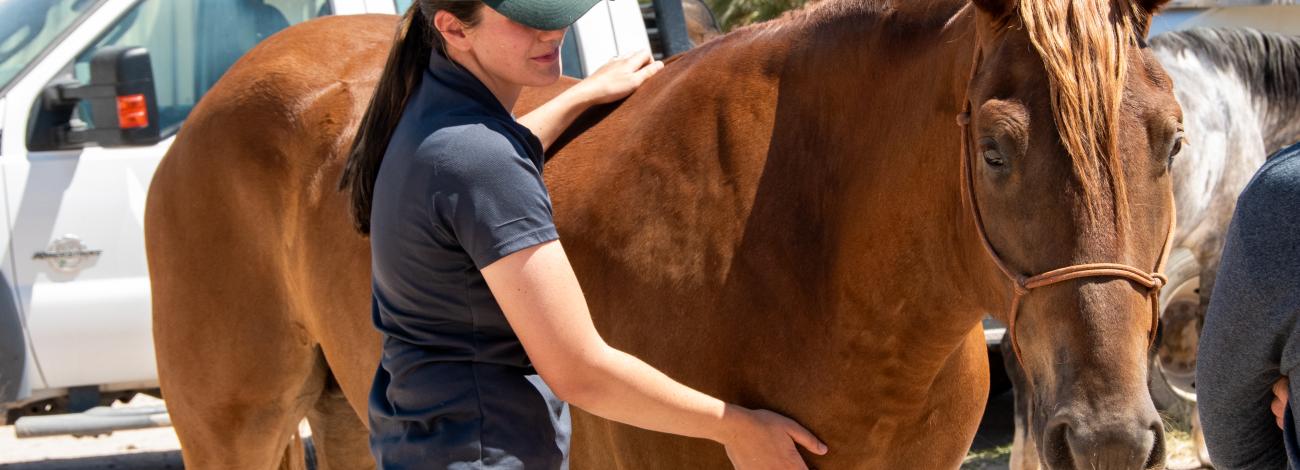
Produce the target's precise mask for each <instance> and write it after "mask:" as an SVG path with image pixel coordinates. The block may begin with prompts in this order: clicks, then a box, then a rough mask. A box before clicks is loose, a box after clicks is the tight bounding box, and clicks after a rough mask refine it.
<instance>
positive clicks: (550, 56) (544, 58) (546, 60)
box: [532, 49, 560, 64]
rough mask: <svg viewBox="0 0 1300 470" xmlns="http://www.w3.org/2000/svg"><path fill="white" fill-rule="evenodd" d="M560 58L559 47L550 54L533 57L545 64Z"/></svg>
mask: <svg viewBox="0 0 1300 470" xmlns="http://www.w3.org/2000/svg"><path fill="white" fill-rule="evenodd" d="M559 58H560V51H559V50H558V49H557V50H554V51H551V52H550V53H549V54H544V55H539V56H537V57H533V58H532V59H533V60H535V61H538V62H541V63H543V64H549V63H551V62H555V60H556V59H559Z"/></svg>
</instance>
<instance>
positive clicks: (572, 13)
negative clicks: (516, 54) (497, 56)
mask: <svg viewBox="0 0 1300 470" xmlns="http://www.w3.org/2000/svg"><path fill="white" fill-rule="evenodd" d="M483 3H484V4H486V5H487V6H489V7H492V9H493V10H496V11H497V13H500V14H501V15H502V16H505V17H506V18H510V19H511V20H513V21H514V22H516V23H519V24H522V25H524V26H527V27H530V28H534V29H540V30H544V31H554V30H557V29H564V28H567V27H569V25H571V24H573V22H575V21H578V18H581V17H582V15H583V14H585V13H587V10H590V9H591V7H593V6H596V4H597V3H600V0H483Z"/></svg>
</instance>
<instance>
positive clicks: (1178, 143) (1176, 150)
mask: <svg viewBox="0 0 1300 470" xmlns="http://www.w3.org/2000/svg"><path fill="white" fill-rule="evenodd" d="M1186 140H1187V136H1185V135H1183V131H1178V133H1177V134H1174V141H1173V142H1172V143H1171V145H1170V146H1169V166H1173V165H1174V157H1177V156H1178V154H1180V153H1183V142H1184V141H1186Z"/></svg>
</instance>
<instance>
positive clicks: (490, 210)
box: [418, 124, 559, 269]
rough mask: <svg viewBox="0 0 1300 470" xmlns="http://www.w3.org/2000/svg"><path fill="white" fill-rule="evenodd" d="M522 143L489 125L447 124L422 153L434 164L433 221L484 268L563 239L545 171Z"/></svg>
mask: <svg viewBox="0 0 1300 470" xmlns="http://www.w3.org/2000/svg"><path fill="white" fill-rule="evenodd" d="M521 145H522V144H519V143H516V142H513V141H511V140H510V139H509V138H507V137H506V134H504V133H502V132H500V131H498V130H495V129H492V128H490V127H488V125H486V124H469V125H463V126H457V127H452V128H444V129H441V130H439V131H438V132H435V133H434V135H433V136H431V137H430V138H429V139H428V140H426V141H425V143H424V144H423V145H421V147H420V150H419V151H418V153H419V154H420V156H421V157H422V158H429V159H431V160H432V161H431V163H432V164H433V165H434V171H433V175H432V178H431V181H430V194H431V204H430V210H431V212H432V213H431V217H430V218H431V222H432V223H433V224H435V225H436V227H435V229H439V230H436V231H437V232H442V233H446V234H448V235H449V236H450V237H452V238H453V239H454V241H455V242H456V243H458V244H459V245H460V246H461V247H462V248H463V249H464V250H465V252H466V253H467V254H468V255H469V257H470V258H471V259H472V260H473V262H474V265H475V266H476V267H477V268H478V269H483V268H485V267H487V266H488V265H491V264H492V263H493V262H495V261H497V260H499V259H501V258H503V257H505V256H507V255H509V254H511V253H514V252H516V251H519V250H522V249H524V248H528V247H532V246H535V245H538V244H541V243H545V242H548V241H551V240H555V239H557V238H559V235H558V233H557V232H556V230H555V223H554V220H553V219H552V216H551V198H550V195H549V194H548V193H547V191H546V186H545V185H544V184H543V183H542V174H541V170H540V169H539V168H538V167H537V164H535V163H534V162H533V161H532V160H531V159H529V158H528V157H527V156H526V155H527V153H526V150H525V148H523V147H521Z"/></svg>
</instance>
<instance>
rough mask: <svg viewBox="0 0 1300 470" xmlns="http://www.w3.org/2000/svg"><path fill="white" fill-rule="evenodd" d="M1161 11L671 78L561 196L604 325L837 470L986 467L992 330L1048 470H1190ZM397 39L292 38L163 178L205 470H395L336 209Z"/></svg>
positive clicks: (944, 22) (154, 207) (904, 8)
mask: <svg viewBox="0 0 1300 470" xmlns="http://www.w3.org/2000/svg"><path fill="white" fill-rule="evenodd" d="M1161 3H1163V1H1162V0H1074V1H1067V0H1052V1H1046V0H976V1H974V2H972V3H969V4H968V3H967V2H965V1H958V0H910V1H906V2H893V1H883V0H828V1H826V2H822V3H819V4H817V5H816V6H814V7H811V8H809V9H806V10H803V11H799V12H796V13H793V14H788V15H786V16H785V17H783V18H781V19H778V20H775V21H772V22H769V23H765V24H761V25H757V26H753V27H748V28H744V29H741V30H739V31H737V32H734V33H732V34H729V35H727V36H723V37H721V38H718V39H715V40H713V41H710V42H708V43H706V44H705V45H703V46H701V47H699V48H697V49H695V50H693V51H691V52H689V53H687V54H685V55H683V56H681V57H680V58H678V59H675V60H673V61H671V62H670V63H669V64H668V65H667V67H665V69H664V70H663V71H662V72H660V73H659V74H658V75H657V76H656V77H655V78H654V79H653V80H650V81H649V82H648V83H646V84H645V85H644V86H643V87H642V89H641V90H640V91H638V92H637V93H635V94H634V95H633V96H631V97H630V98H628V99H627V100H625V101H624V102H622V103H619V104H617V105H615V106H611V107H607V108H604V109H600V110H596V111H595V112H593V113H591V114H590V115H588V116H587V117H585V118H584V119H583V120H581V122H579V123H578V124H577V125H576V126H575V129H574V130H573V131H572V132H571V133H570V134H569V135H568V136H567V137H565V138H563V139H562V140H561V142H559V143H557V144H556V145H555V146H554V148H552V149H551V154H552V155H553V157H552V158H551V160H550V162H549V163H548V164H547V167H546V169H545V175H546V181H547V184H548V186H549V187H550V189H551V195H552V197H553V201H554V207H555V219H556V223H557V225H558V227H559V229H560V234H561V239H562V240H564V243H565V246H566V250H567V251H568V252H569V253H570V256H571V258H572V262H573V265H574V267H575V269H576V270H577V274H578V277H579V279H580V281H581V283H582V285H583V289H584V291H585V292H586V293H587V298H588V302H589V303H590V306H591V310H592V315H593V316H594V318H595V321H596V325H597V327H598V328H599V330H600V331H601V333H602V335H603V336H604V337H605V338H606V339H607V340H608V341H609V342H610V343H611V344H612V345H614V346H616V347H618V348H620V349H623V350H626V351H628V352H630V353H632V354H635V355H637V356H639V357H641V358H643V359H645V360H646V362H648V363H650V364H652V365H654V366H656V367H659V368H661V369H662V370H663V371H664V372H666V373H668V374H669V375H670V376H672V377H674V378H676V379H678V380H680V381H682V382H684V383H686V384H689V385H691V386H693V387H696V388H698V389H700V390H702V391H704V392H707V393H710V394H713V395H715V396H718V397H720V398H722V399H724V400H728V401H732V402H736V403H740V404H743V405H746V406H750V407H763V408H769V409H773V410H776V411H779V412H782V413H785V414H788V415H789V416H792V417H794V418H795V419H797V420H798V421H800V422H801V423H803V424H805V425H807V426H808V427H809V428H810V429H812V430H814V431H815V432H816V433H817V434H818V435H819V436H821V437H822V438H823V439H825V440H826V442H827V443H828V444H829V445H830V448H831V452H830V453H829V454H828V455H826V456H824V457H817V456H811V455H809V456H807V458H808V459H809V461H810V463H811V464H812V465H813V466H815V467H817V468H822V469H849V468H870V469H878V468H925V469H929V468H955V467H957V466H958V465H959V464H960V462H961V461H962V458H963V456H964V455H965V453H966V451H967V448H968V447H969V446H970V443H971V440H972V439H973V436H974V433H975V430H976V428H977V426H978V423H979V420H980V415H981V413H982V411H983V407H984V402H985V397H986V395H987V390H988V373H987V371H988V364H987V358H986V352H985V345H984V337H983V334H982V331H981V318H983V316H984V315H985V313H986V312H995V314H996V316H998V317H1000V319H1002V320H1004V321H1008V322H1010V321H1013V320H1014V324H1015V328H1014V329H1013V331H1015V332H1017V336H1016V340H1015V341H1014V342H1015V344H1017V345H1018V347H1019V351H1020V353H1021V355H1022V359H1023V363H1024V364H1025V369H1026V372H1027V374H1028V376H1029V378H1030V380H1032V381H1034V384H1035V387H1034V393H1035V397H1034V400H1035V401H1036V403H1039V404H1040V406H1037V407H1035V412H1036V415H1035V416H1034V417H1033V419H1032V422H1033V425H1034V432H1036V433H1038V434H1039V435H1040V436H1041V439H1040V440H1039V442H1041V443H1042V444H1041V445H1042V446H1043V448H1044V450H1045V451H1044V453H1043V456H1044V457H1043V458H1044V460H1045V461H1046V462H1047V463H1048V464H1049V465H1050V466H1052V467H1054V468H1103V469H1104V468H1139V467H1151V466H1155V465H1159V464H1160V463H1161V462H1162V461H1163V448H1162V445H1161V443H1162V441H1163V439H1162V436H1161V433H1162V429H1161V426H1160V421H1159V418H1158V416H1157V415H1156V413H1155V409H1154V407H1153V406H1152V404H1151V401H1150V398H1149V397H1148V396H1147V394H1146V393H1145V392H1144V391H1145V384H1146V377H1147V370H1146V357H1147V349H1148V347H1149V341H1150V334H1151V331H1152V328H1153V325H1152V317H1151V312H1152V297H1153V295H1154V291H1155V290H1158V288H1159V285H1160V283H1159V281H1157V280H1155V279H1156V278H1157V277H1155V276H1152V275H1151V274H1150V273H1149V271H1152V270H1154V269H1158V267H1159V265H1160V264H1161V263H1162V257H1163V255H1162V248H1163V247H1164V246H1165V245H1166V241H1167V239H1168V237H1169V231H1170V228H1169V227H1170V225H1171V222H1172V219H1173V216H1174V212H1173V207H1172V204H1173V202H1172V200H1173V198H1172V192H1171V187H1170V181H1169V180H1170V178H1169V169H1168V166H1167V165H1168V160H1169V159H1168V157H1169V155H1168V154H1169V151H1170V148H1171V147H1172V142H1173V139H1174V137H1175V134H1176V132H1177V128H1178V126H1179V125H1180V119H1181V117H1180V111H1179V109H1178V106H1177V104H1176V102H1175V100H1174V97H1173V94H1172V92H1171V84H1170V82H1169V79H1168V78H1167V77H1166V76H1165V74H1164V72H1163V71H1162V70H1161V68H1160V66H1159V65H1158V64H1157V63H1156V61H1155V59H1154V58H1152V56H1151V54H1150V53H1149V52H1148V51H1147V50H1146V49H1145V47H1144V45H1143V44H1142V42H1141V40H1140V39H1139V38H1141V37H1143V36H1144V35H1145V32H1146V28H1147V25H1148V23H1149V18H1150V16H1151V14H1152V12H1153V11H1154V10H1155V9H1156V8H1158V6H1159V4H1161ZM394 25H395V19H394V18H393V17H376V16H371V17H338V18H328V19H322V20H317V21H312V22H308V23H306V24H303V25H300V26H296V27H293V28H290V29H288V30H286V31H284V32H282V33H280V34H278V35H276V36H275V37H273V38H270V39H268V40H267V41H265V42H264V43H263V44H261V45H259V46H258V47H257V48H255V49H254V50H253V51H251V52H249V53H248V54H247V55H246V56H245V57H243V58H242V59H240V61H239V62H238V63H237V64H236V65H235V66H234V67H233V68H232V69H230V71H229V72H227V74H226V75H225V77H224V78H222V80H221V82H220V83H219V84H218V85H217V86H216V87H215V88H214V89H213V90H212V91H211V93H210V94H209V95H207V97H205V98H204V99H203V102H202V103H200V104H199V106H198V107H197V108H196V109H195V111H194V113H193V114H192V117H191V118H190V119H189V121H188V122H186V125H185V128H184V129H183V130H182V131H181V133H180V135H179V136H178V137H177V139H176V142H175V144H174V145H173V146H172V148H171V151H170V153H169V154H168V155H167V157H166V158H165V159H164V160H163V162H162V164H161V165H160V166H159V168H158V170H157V173H156V175H155V177H154V181H153V184H152V187H151V189H150V194H149V198H148V207H147V213H146V223H145V225H146V242H147V248H148V254H149V266H150V274H151V277H152V279H153V283H154V285H153V301H154V303H153V306H154V312H155V313H154V318H155V320H154V335H155V342H156V346H157V353H158V368H159V374H160V379H161V382H162V387H163V390H164V391H165V393H166V394H167V402H168V406H169V409H170V411H171V414H172V420H173V423H174V425H175V427H176V431H177V433H178V435H179V436H180V440H181V444H182V448H183V452H184V458H185V463H186V466H187V468H197V469H206V468H240V469H247V468H268V467H274V466H276V465H277V464H281V463H283V464H293V463H294V461H295V460H297V459H298V458H300V456H301V450H300V446H295V445H291V444H292V443H294V442H295V441H294V436H295V435H296V434H295V433H296V428H297V425H298V423H299V421H300V420H301V419H302V418H303V417H304V416H306V418H307V419H308V421H309V423H310V424H311V427H312V430H313V433H314V439H315V442H316V445H317V451H318V454H317V455H318V457H319V460H320V464H321V467H322V468H359V467H363V466H368V465H373V464H372V463H369V456H368V455H367V453H366V431H365V426H364V424H363V423H364V422H365V420H364V419H363V417H364V416H365V413H366V401H367V394H368V390H369V388H370V383H371V379H372V377H373V374H374V371H375V369H376V367H377V363H378V359H379V357H378V353H379V336H378V335H377V334H376V333H375V331H374V329H373V328H372V326H371V324H370V312H369V305H370V302H369V300H370V290H369V287H370V273H369V269H368V267H369V262H368V260H369V256H368V250H367V247H368V245H367V241H366V240H365V239H364V238H362V237H361V236H359V235H357V234H356V233H355V232H354V231H353V230H352V226H351V223H350V222H349V221H350V219H349V215H348V213H347V207H348V205H347V201H346V197H345V195H344V193H341V192H339V191H338V190H337V184H338V179H339V174H340V171H341V168H342V165H343V162H344V158H345V156H346V155H345V154H346V151H347V149H348V144H349V141H350V139H351V138H352V136H353V134H354V128H355V127H356V126H357V124H358V120H359V117H360V115H361V113H362V110H363V109H364V107H365V106H366V104H367V101H368V100H369V99H370V94H371V89H372V87H373V85H374V83H375V79H376V78H377V76H378V74H379V71H380V68H381V66H382V61H383V58H384V57H385V56H386V51H387V49H388V48H389V46H390V44H391V42H392V31H393V30H394ZM568 84H569V82H565V83H561V84H559V85H556V86H554V87H550V88H548V89H544V90H533V91H531V92H530V94H529V95H528V96H527V97H526V98H525V101H526V102H525V103H523V104H522V105H521V106H520V108H519V109H517V110H516V112H517V113H524V112H526V111H527V110H529V109H530V108H531V107H532V106H535V105H536V104H537V103H539V102H541V101H542V100H544V99H546V98H547V97H549V96H553V95H554V94H555V93H558V91H559V90H560V89H562V88H563V87H564V86H567V85H568ZM957 121H960V122H961V123H964V125H961V126H959V125H958V122H957ZM963 143H965V144H963ZM1090 263H1118V264H1123V265H1126V266H1131V267H1115V266H1112V267H1111V268H1109V269H1108V270H1103V271H1097V270H1096V269H1095V268H1098V267H1099V266H1096V265H1091V264H1090ZM1080 264H1089V265H1087V266H1084V268H1087V269H1086V270H1084V271H1080V272H1076V273H1074V274H1066V275H1060V273H1053V274H1052V275H1050V276H1047V277H1045V278H1044V277H1039V278H1035V280H1034V282H1026V281H1027V278H1028V276H1029V275H1035V274H1040V273H1046V272H1048V271H1051V270H1054V269H1057V268H1061V267H1066V266H1076V265H1080ZM1004 269H1005V272H1004ZM1075 275H1083V276H1087V277H1080V278H1075V277H1074V276H1075ZM1008 276H1010V277H1011V279H1008ZM1040 281H1041V283H1046V284H1049V285H1044V286H1041V287H1039V286H1038V284H1039V283H1040ZM1013 282H1014V283H1013ZM1035 287H1036V288H1035ZM1027 288H1032V289H1031V290H1028V293H1024V291H1025V289H1027ZM574 428H575V436H574V439H575V441H574V443H573V450H572V453H573V466H574V468H584V469H585V468H665V469H683V468H705V469H713V468H723V467H725V466H726V465H727V463H726V462H727V460H726V456H725V455H724V452H723V449H722V447H721V446H718V445H716V444H714V443H712V442H707V441H703V440H692V439H686V438H680V437H674V436H669V435H664V434H656V433H651V432H647V431H643V430H638V429H633V428H631V427H628V426H623V425H619V424H615V423H612V422H608V421H604V420H601V419H598V418H595V417H593V416H590V415H586V414H582V413H577V414H576V416H575V417H574Z"/></svg>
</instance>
